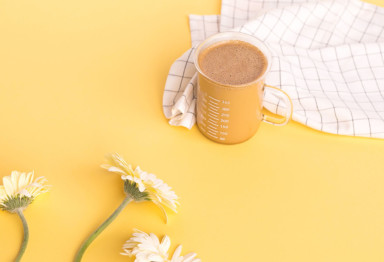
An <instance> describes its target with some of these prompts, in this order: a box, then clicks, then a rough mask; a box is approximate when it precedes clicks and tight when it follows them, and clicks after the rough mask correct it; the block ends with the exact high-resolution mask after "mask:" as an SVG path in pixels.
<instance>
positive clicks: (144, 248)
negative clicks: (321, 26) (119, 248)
mask: <svg viewBox="0 0 384 262" xmlns="http://www.w3.org/2000/svg"><path fill="white" fill-rule="evenodd" d="M134 231H135V232H134V233H133V236H132V237H131V238H130V239H128V240H127V242H125V244H124V246H123V250H124V252H123V253H121V254H122V255H125V256H129V257H136V259H135V262H148V261H151V262H200V261H201V260H200V259H198V258H196V256H197V255H196V253H189V254H187V255H185V256H180V253H181V249H182V246H181V245H180V246H178V247H177V248H176V250H175V252H174V254H173V256H172V258H171V259H169V255H168V250H169V247H170V246H171V240H170V239H169V237H168V236H164V237H163V239H162V240H161V242H160V240H159V239H158V238H157V236H156V235H155V234H153V233H150V234H147V233H145V232H142V231H140V230H137V229H135V230H134Z"/></svg>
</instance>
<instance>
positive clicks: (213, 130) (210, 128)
mask: <svg viewBox="0 0 384 262" xmlns="http://www.w3.org/2000/svg"><path fill="white" fill-rule="evenodd" d="M207 129H208V131H211V132H212V133H214V134H216V135H217V132H219V131H218V130H217V129H214V128H212V127H210V126H207Z"/></svg>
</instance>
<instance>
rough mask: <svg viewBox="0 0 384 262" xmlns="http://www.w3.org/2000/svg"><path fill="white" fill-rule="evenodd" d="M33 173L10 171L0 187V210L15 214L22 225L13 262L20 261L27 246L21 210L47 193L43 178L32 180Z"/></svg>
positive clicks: (26, 225) (25, 223)
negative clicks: (20, 240)
mask: <svg viewBox="0 0 384 262" xmlns="http://www.w3.org/2000/svg"><path fill="white" fill-rule="evenodd" d="M33 177H34V173H33V171H32V172H29V173H22V172H18V171H12V173H11V175H10V176H5V177H3V185H0V208H1V209H3V210H6V211H9V212H11V213H16V214H17V215H18V216H19V217H20V219H21V222H22V224H23V229H24V237H23V242H22V243H21V246H20V250H19V252H18V254H17V257H16V259H15V261H20V260H21V258H22V257H23V255H24V252H25V250H26V248H27V245H28V239H29V229H28V224H27V220H26V219H25V216H24V214H23V210H24V209H25V208H26V207H27V206H28V205H29V204H31V203H32V202H33V200H34V199H35V198H36V197H37V196H38V195H40V194H42V193H44V192H47V191H48V188H49V186H47V185H44V184H45V182H46V181H47V180H46V179H44V178H43V177H38V178H36V179H33Z"/></svg>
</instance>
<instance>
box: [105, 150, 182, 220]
mask: <svg viewBox="0 0 384 262" xmlns="http://www.w3.org/2000/svg"><path fill="white" fill-rule="evenodd" d="M107 159H108V160H109V164H106V165H102V167H103V168H105V169H107V170H108V171H110V172H114V173H118V174H120V175H121V179H123V180H128V181H131V182H133V183H134V184H135V186H137V188H138V189H139V191H140V192H145V193H147V194H148V195H147V196H148V198H149V199H150V200H151V201H152V202H153V203H155V204H156V205H157V206H158V207H160V208H161V210H162V211H163V212H164V214H165V216H166V212H165V210H164V207H168V208H170V209H171V210H173V211H174V212H177V211H176V208H177V206H178V205H179V202H178V201H177V199H178V196H177V195H176V194H175V192H174V191H172V188H171V187H170V186H168V185H167V184H166V183H165V182H164V181H163V180H161V179H159V178H157V177H156V176H155V175H154V174H150V173H147V172H145V171H143V170H141V169H140V167H136V169H135V170H133V168H132V166H131V165H129V164H127V163H126V162H125V160H124V159H123V158H122V157H120V156H119V155H118V154H116V153H115V154H112V155H109V156H108V157H107ZM126 193H127V192H126Z"/></svg>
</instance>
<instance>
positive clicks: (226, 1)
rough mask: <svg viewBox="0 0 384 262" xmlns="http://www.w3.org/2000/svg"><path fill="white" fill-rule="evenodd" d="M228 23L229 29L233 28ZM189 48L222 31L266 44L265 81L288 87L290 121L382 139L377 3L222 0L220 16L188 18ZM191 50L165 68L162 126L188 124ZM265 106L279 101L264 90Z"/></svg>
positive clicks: (383, 60)
mask: <svg viewBox="0 0 384 262" xmlns="http://www.w3.org/2000/svg"><path fill="white" fill-rule="evenodd" d="M233 28H235V29H233ZM190 29H191V36H192V45H193V46H196V45H197V44H198V43H199V42H201V41H202V40H204V39H205V38H206V37H208V36H210V35H212V34H215V33H218V32H222V31H228V30H233V31H240V32H243V33H247V34H250V35H253V36H255V37H257V38H259V39H261V40H262V41H263V42H264V43H266V44H267V45H268V46H269V48H270V49H271V51H272V68H271V71H270V73H269V74H268V75H267V78H266V83H268V84H269V85H273V86H276V87H278V88H281V89H282V90H284V91H285V92H287V93H288V94H289V95H290V97H291V98H292V101H293V116H292V118H293V120H295V121H297V122H300V123H302V124H304V125H307V126H309V127H311V128H314V129H317V130H321V131H324V132H328V133H333V134H341V135H351V136H365V137H376V138H384V8H380V7H377V6H375V5H371V4H368V3H364V2H361V1H359V0H333V1H332V0H318V1H316V0H307V1H305V0H264V1H263V0H223V1H222V10H221V16H196V15H191V16H190ZM193 52H194V48H192V49H190V50H188V51H187V52H186V53H184V54H183V55H182V56H181V57H180V58H179V59H177V60H176V61H175V63H174V64H173V65H172V67H171V69H170V72H169V75H168V78H167V82H166V85H165V90H164V97H163V109H164V114H165V116H166V117H167V118H168V119H170V120H169V123H170V124H171V125H176V126H184V127H187V128H191V127H192V126H193V125H194V123H195V121H196V118H195V105H196V85H197V77H196V70H195V67H194V64H193ZM264 106H265V107H266V108H267V109H268V110H270V111H271V112H275V113H277V114H280V115H283V112H284V110H285V106H286V105H285V104H284V102H283V101H280V99H279V98H278V97H276V96H274V95H273V94H272V93H268V92H266V93H265V97H264Z"/></svg>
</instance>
